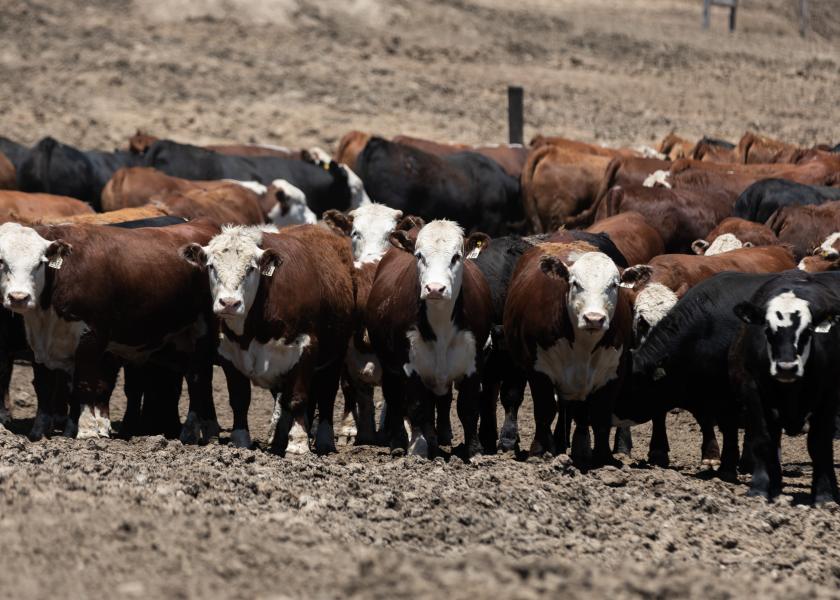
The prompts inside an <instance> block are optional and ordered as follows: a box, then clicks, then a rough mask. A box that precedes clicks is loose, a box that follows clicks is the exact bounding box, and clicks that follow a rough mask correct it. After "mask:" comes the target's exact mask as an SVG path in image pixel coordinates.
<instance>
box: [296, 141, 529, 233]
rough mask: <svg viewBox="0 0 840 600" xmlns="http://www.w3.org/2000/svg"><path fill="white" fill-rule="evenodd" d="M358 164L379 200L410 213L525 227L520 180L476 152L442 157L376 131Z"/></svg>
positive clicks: (497, 229) (504, 228)
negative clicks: (401, 142)
mask: <svg viewBox="0 0 840 600" xmlns="http://www.w3.org/2000/svg"><path fill="white" fill-rule="evenodd" d="M357 169H358V174H359V177H361V178H362V181H363V182H364V185H365V189H367V192H368V194H370V197H371V198H372V199H373V200H374V201H376V202H379V203H381V204H385V205H387V206H390V207H391V208H396V209H397V210H401V211H403V213H405V214H413V215H417V216H419V217H421V218H423V219H424V220H431V219H435V218H447V219H452V220H454V221H457V222H458V223H460V224H461V225H462V226H463V227H464V228H466V229H467V230H468V231H475V230H480V231H483V232H486V233H488V234H491V235H498V234H501V233H506V232H508V231H510V230H511V229H519V228H521V227H522V205H521V203H520V199H519V185H518V182H517V181H516V180H515V179H513V178H512V177H510V176H509V175H507V174H506V173H505V172H504V171H502V169H501V167H499V166H498V165H497V164H496V163H495V162H494V161H492V160H490V159H488V158H486V157H484V156H481V155H479V154H475V153H474V152H461V153H458V154H452V155H450V156H444V157H438V156H434V155H432V154H428V153H426V152H423V151H421V150H417V149H416V148H411V147H409V146H403V145H401V144H395V143H393V142H389V141H387V140H384V139H382V138H377V137H374V138H371V139H370V140H369V141H368V143H367V145H366V146H365V149H364V151H363V152H362V154H361V155H360V156H359V158H358V161H357ZM308 197H309V196H308V194H307V198H308ZM315 212H316V213H317V212H318V211H317V210H316V211H315Z"/></svg>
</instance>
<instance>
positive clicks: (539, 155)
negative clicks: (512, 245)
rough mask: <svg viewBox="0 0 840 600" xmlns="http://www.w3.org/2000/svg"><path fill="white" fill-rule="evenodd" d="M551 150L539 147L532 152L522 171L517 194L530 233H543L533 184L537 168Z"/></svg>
mask: <svg viewBox="0 0 840 600" xmlns="http://www.w3.org/2000/svg"><path fill="white" fill-rule="evenodd" d="M551 150H552V148H551V146H540V147H539V148H537V149H536V150H532V151H531V153H530V155H529V156H528V159H527V160H526V161H525V167H524V168H523V169H522V176H521V178H520V184H519V193H520V196H521V198H522V210H523V212H524V213H525V220H526V221H527V222H528V224H529V225H530V229H531V233H543V225H542V221H541V220H540V215H539V213H538V211H537V201H536V198H535V197H534V192H533V183H534V174H535V173H536V171H537V167H538V166H539V164H540V163H541V162H542V160H543V158H545V156H546V154H548V153H549V152H551Z"/></svg>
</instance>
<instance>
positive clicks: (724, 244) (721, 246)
mask: <svg viewBox="0 0 840 600" xmlns="http://www.w3.org/2000/svg"><path fill="white" fill-rule="evenodd" d="M750 247H752V243H750V242H746V243H745V242H742V241H741V240H739V239H738V238H737V237H736V236H735V235H734V234H732V233H722V234H721V235H719V236H717V237H716V238H715V239H714V241H713V242H712V243H711V244H710V243H709V242H707V241H706V240H695V241H694V242H692V244H691V249H692V250H693V251H694V253H695V254H705V255H706V256H714V255H715V254H723V253H724V252H729V251H730V250H738V249H739V248H750Z"/></svg>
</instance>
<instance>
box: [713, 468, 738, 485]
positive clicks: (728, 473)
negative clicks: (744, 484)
mask: <svg viewBox="0 0 840 600" xmlns="http://www.w3.org/2000/svg"><path fill="white" fill-rule="evenodd" d="M717 476H718V479H720V480H721V481H726V482H727V483H738V474H737V473H736V472H735V471H734V470H733V469H718V471H717Z"/></svg>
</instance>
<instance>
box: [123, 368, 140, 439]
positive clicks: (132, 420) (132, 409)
mask: <svg viewBox="0 0 840 600" xmlns="http://www.w3.org/2000/svg"><path fill="white" fill-rule="evenodd" d="M123 374H124V376H125V384H124V385H123V391H124V392H125V415H123V422H122V427H120V437H122V438H126V439H128V438H131V437H133V436H135V435H140V433H141V429H142V427H141V425H140V421H141V406H142V403H143V380H144V378H145V377H144V376H145V373H144V368H143V367H141V366H138V365H125V366H124V367H123Z"/></svg>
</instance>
